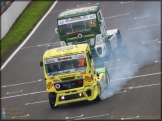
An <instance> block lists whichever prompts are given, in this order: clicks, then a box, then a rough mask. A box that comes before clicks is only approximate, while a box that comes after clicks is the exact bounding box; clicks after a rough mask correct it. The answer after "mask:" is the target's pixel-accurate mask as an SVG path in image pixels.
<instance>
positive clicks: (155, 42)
mask: <svg viewBox="0 0 162 121" xmlns="http://www.w3.org/2000/svg"><path fill="white" fill-rule="evenodd" d="M155 43H161V41H157V42H155V41H154V42H148V43H146V42H145V43H142V44H155Z"/></svg>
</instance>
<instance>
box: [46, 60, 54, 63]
mask: <svg viewBox="0 0 162 121" xmlns="http://www.w3.org/2000/svg"><path fill="white" fill-rule="evenodd" d="M54 62H55V60H54V59H48V60H46V63H54Z"/></svg>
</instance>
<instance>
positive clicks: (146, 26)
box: [128, 23, 161, 30]
mask: <svg viewBox="0 0 162 121" xmlns="http://www.w3.org/2000/svg"><path fill="white" fill-rule="evenodd" d="M160 24H161V23H159V24H152V25H147V26H141V27H136V28H130V29H128V30H133V29H140V28H145V27H150V26H156V25H160Z"/></svg>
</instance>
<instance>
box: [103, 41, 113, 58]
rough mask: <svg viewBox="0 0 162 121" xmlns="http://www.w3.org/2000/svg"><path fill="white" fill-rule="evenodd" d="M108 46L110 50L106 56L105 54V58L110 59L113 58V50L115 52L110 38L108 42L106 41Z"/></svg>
mask: <svg viewBox="0 0 162 121" xmlns="http://www.w3.org/2000/svg"><path fill="white" fill-rule="evenodd" d="M106 48H107V49H108V50H107V51H108V52H107V53H108V54H106V56H105V58H104V59H105V60H106V61H107V60H108V59H110V58H111V56H112V52H113V51H112V48H111V44H110V41H109V40H107V42H106Z"/></svg>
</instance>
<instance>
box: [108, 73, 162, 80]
mask: <svg viewBox="0 0 162 121" xmlns="http://www.w3.org/2000/svg"><path fill="white" fill-rule="evenodd" d="M161 73H162V72H159V73H152V74H146V75H139V76H133V77H127V78H121V79H114V80H110V81H118V80H125V79H133V78H139V77H146V76H152V75H158V74H161Z"/></svg>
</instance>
